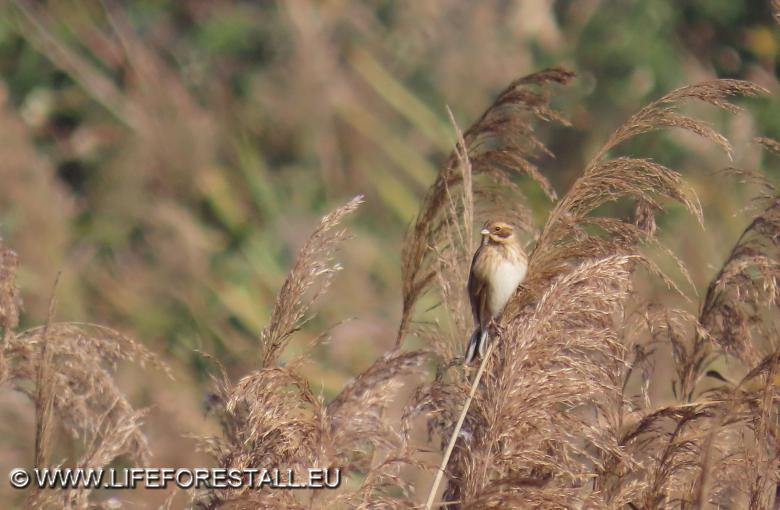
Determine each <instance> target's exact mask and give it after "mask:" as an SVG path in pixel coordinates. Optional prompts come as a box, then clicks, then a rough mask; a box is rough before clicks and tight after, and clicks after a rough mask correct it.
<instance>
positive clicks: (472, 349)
mask: <svg viewBox="0 0 780 510" xmlns="http://www.w3.org/2000/svg"><path fill="white" fill-rule="evenodd" d="M487 344H488V330H487V329H485V330H484V331H483V330H482V328H480V327H479V326H477V327H476V328H475V329H474V332H473V333H472V334H471V338H469V345H468V347H467V348H466V358H465V363H466V364H467V365H468V364H470V363H471V362H472V361H474V358H475V357H476V356H477V353H479V357H480V358H481V357H483V356H485V352H486V351H487Z"/></svg>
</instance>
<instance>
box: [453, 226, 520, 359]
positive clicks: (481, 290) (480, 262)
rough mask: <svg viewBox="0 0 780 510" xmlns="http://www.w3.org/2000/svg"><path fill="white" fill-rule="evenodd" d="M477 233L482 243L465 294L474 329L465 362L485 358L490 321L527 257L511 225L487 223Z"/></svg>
mask: <svg viewBox="0 0 780 510" xmlns="http://www.w3.org/2000/svg"><path fill="white" fill-rule="evenodd" d="M481 234H482V244H481V245H480V247H479V248H477V251H476V253H474V258H473V259H472V260H471V271H470V273H469V283H468V292H469V299H470V300H471V312H472V313H473V315H474V324H475V326H476V327H475V329H474V333H472V335H471V338H470V339H469V345H468V348H467V349H466V360H465V361H466V363H471V361H472V360H473V359H474V357H475V356H476V354H477V353H479V355H480V357H483V356H484V355H485V352H486V351H487V344H488V326H489V325H490V322H491V321H492V320H493V319H494V318H495V317H497V316H498V315H499V314H500V313H501V311H502V310H503V309H504V306H506V303H507V301H509V298H510V297H512V294H514V292H515V290H516V289H517V286H518V285H520V283H521V282H522V281H523V278H525V273H526V271H527V270H528V257H527V256H526V254H525V252H524V251H523V248H522V247H521V246H520V243H519V242H518V240H517V238H516V237H515V235H514V229H513V228H512V226H511V225H509V224H507V223H504V222H502V221H489V222H487V223H486V224H485V226H484V227H483V228H482V231H481Z"/></svg>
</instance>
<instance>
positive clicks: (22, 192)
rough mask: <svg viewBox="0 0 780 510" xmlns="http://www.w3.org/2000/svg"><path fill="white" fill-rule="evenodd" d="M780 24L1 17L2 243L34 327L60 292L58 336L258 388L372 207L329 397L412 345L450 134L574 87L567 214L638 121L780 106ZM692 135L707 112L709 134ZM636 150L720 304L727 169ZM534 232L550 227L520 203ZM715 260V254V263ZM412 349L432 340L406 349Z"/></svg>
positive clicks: (568, 17) (760, 130)
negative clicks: (323, 226) (502, 102)
mask: <svg viewBox="0 0 780 510" xmlns="http://www.w3.org/2000/svg"><path fill="white" fill-rule="evenodd" d="M778 43H779V39H778V30H777V29H776V27H775V25H774V22H773V19H772V17H771V13H770V10H769V6H768V2H767V1H764V0H751V1H746V2H735V1H733V0H687V1H682V2H681V1H678V0H654V1H653V2H645V1H640V0H587V1H581V0H568V1H557V2H553V1H515V2H513V1H501V2H465V1H454V0H453V1H442V2H436V3H428V2H389V1H381V0H374V1H369V2H344V1H341V0H331V1H322V2H306V1H300V2H222V1H220V2H210V1H205V0H191V1H184V2H178V1H177V2H174V1H162V2H149V1H136V2H129V3H123V4H121V5H120V4H114V3H111V2H108V3H105V4H104V3H101V2H97V1H79V2H75V1H70V0H66V1H58V2H53V1H52V2H44V3H32V2H30V3H28V2H18V3H16V2H11V3H9V4H7V5H5V6H3V7H2V12H0V76H2V85H1V86H2V96H3V98H4V103H5V104H4V106H3V109H2V113H0V117H1V118H0V126H2V131H3V133H4V134H5V135H6V136H5V138H6V139H5V141H4V142H0V152H2V161H3V163H2V164H0V183H1V186H0V187H1V188H2V189H0V233H1V234H2V236H3V238H5V240H6V241H5V242H6V243H7V245H9V246H11V247H13V248H15V249H16V250H17V251H19V252H20V255H21V259H22V261H23V272H22V274H21V285H22V287H23V290H24V296H25V300H26V311H27V315H26V317H27V319H28V320H32V319H31V318H33V319H34V320H35V321H36V322H37V321H39V320H40V318H41V317H42V316H43V315H44V310H45V304H46V301H47V300H48V293H49V289H50V288H51V282H52V281H53V277H54V274H55V273H56V272H57V271H58V270H62V271H63V285H62V287H61V291H60V292H61V295H60V307H59V312H58V314H59V316H60V317H61V318H63V319H65V318H67V319H78V320H90V321H95V322H100V323H106V324H109V325H112V326H115V327H118V328H120V329H123V330H125V331H128V332H131V333H133V334H134V335H135V336H137V337H138V338H140V339H142V340H143V341H145V342H146V343H147V344H148V345H150V346H151V347H152V348H153V349H154V350H156V351H158V352H165V353H167V355H168V356H170V357H171V358H173V359H178V360H181V361H182V362H183V363H184V364H187V365H189V366H190V367H191V368H192V369H193V370H194V371H195V372H196V373H201V371H202V369H203V366H202V361H201V358H200V356H199V355H198V354H196V353H195V352H194V349H201V350H205V351H208V352H211V353H214V354H216V355H218V356H219V357H220V358H222V359H223V360H224V361H225V362H226V363H227V364H228V366H229V367H231V368H232V369H235V370H237V371H244V370H246V369H248V368H251V367H252V366H253V363H254V362H255V361H256V359H257V352H258V349H257V333H258V331H259V330H260V329H261V328H262V326H263V324H264V323H265V321H266V319H267V317H268V315H269V312H270V307H271V305H272V302H273V299H274V295H275V293H276V291H277V290H278V289H279V287H280V286H281V283H282V281H283V279H284V276H285V274H286V271H287V268H288V267H289V265H290V264H291V261H292V258H293V256H294V254H295V251H296V249H297V248H298V247H299V246H300V245H301V244H302V242H303V240H304V239H305V237H306V236H307V235H308V233H309V232H310V230H311V229H312V228H313V226H314V224H315V222H316V218H317V217H318V216H319V215H321V214H323V213H325V212H326V211H328V210H329V209H330V208H332V207H334V206H336V205H338V204H340V203H342V202H343V201H345V200H346V199H347V198H348V197H350V196H352V195H355V194H357V193H364V194H365V195H366V196H367V205H366V206H365V208H364V209H362V210H361V212H360V213H359V214H358V215H357V216H356V218H355V219H354V220H353V224H352V225H350V226H351V228H352V229H353V231H354V233H355V236H356V237H355V239H354V240H352V241H350V242H349V243H348V244H347V246H346V247H345V248H344V252H343V253H342V258H343V263H344V266H345V267H346V270H345V271H343V273H342V275H340V276H339V278H338V279H337V283H336V287H335V288H334V289H333V290H332V291H331V292H330V293H329V294H328V297H327V299H326V302H325V303H324V304H323V306H322V310H321V313H320V314H319V315H318V317H317V318H316V319H315V320H314V321H313V322H311V323H309V324H308V325H307V327H306V330H305V331H304V332H303V335H302V340H306V336H307V335H314V334H317V332H318V331H319V330H321V329H323V328H325V327H327V326H328V325H331V324H334V323H335V322H337V321H338V320H340V319H342V318H344V317H348V316H356V317H358V320H356V321H352V322H350V323H348V324H347V325H345V326H342V327H340V328H339V329H338V331H337V334H336V335H335V338H334V341H333V342H332V344H331V345H329V346H328V347H327V348H323V349H321V350H320V351H319V352H318V356H320V358H321V359H320V360H319V361H320V362H319V363H318V364H317V366H313V367H312V372H311V374H312V380H314V381H316V382H317V383H318V384H322V386H323V390H324V391H325V392H326V393H330V392H333V391H335V390H336V389H337V388H338V387H340V385H341V383H342V382H343V380H344V379H345V378H346V377H348V376H350V375H352V374H354V373H355V372H356V371H358V370H359V369H360V368H361V367H364V366H365V365H367V364H368V363H369V362H370V361H371V360H372V359H374V358H375V357H376V356H377V355H378V353H380V352H382V351H384V350H385V349H386V348H387V347H388V346H389V345H391V343H392V340H393V334H394V329H395V326H396V322H397V319H398V315H399V310H400V303H399V301H400V297H399V296H400V291H399V279H400V274H399V267H398V261H399V252H400V243H401V240H402V236H403V233H404V231H405V229H406V227H407V225H408V224H409V222H410V221H411V219H412V218H413V216H414V214H415V211H416V208H417V204H418V202H419V199H420V197H421V195H422V194H423V193H424V191H425V189H426V187H427V186H428V185H429V184H430V183H431V182H432V181H433V178H434V175H435V173H436V171H437V166H438V165H439V164H440V163H441V161H442V160H443V157H444V156H445V155H446V153H447V152H448V150H449V148H450V146H451V144H452V141H453V134H452V128H451V126H450V125H449V122H448V120H447V115H446V108H445V106H446V105H449V106H450V108H451V109H452V110H453V112H454V114H455V116H456V118H457V120H458V122H459V124H460V125H461V126H462V127H464V128H465V127H466V126H468V125H469V124H470V122H471V121H473V120H474V119H475V118H476V117H477V116H478V115H479V114H480V112H481V111H482V109H484V108H485V106H486V105H487V104H489V102H490V100H491V98H492V97H493V96H494V95H495V94H496V93H497V92H498V91H499V90H500V89H501V88H502V87H503V86H505V85H506V84H507V83H508V82H509V81H511V80H512V79H513V78H515V77H517V76H520V75H523V74H528V73H531V72H533V71H536V70H539V69H541V68H543V67H546V66H552V65H564V66H567V67H570V68H572V69H574V70H575V71H577V73H578V75H579V78H578V80H577V81H576V83H575V85H573V86H571V87H568V88H566V89H561V90H559V91H557V95H556V97H555V98H554V100H553V103H554V104H555V105H556V106H557V107H558V108H559V109H561V110H562V111H563V112H564V113H565V114H566V115H567V116H568V117H569V118H570V119H571V120H572V123H573V126H572V127H570V128H562V127H551V126H539V130H540V132H541V134H542V137H543V139H545V140H546V141H547V143H548V145H549V147H550V149H551V150H552V151H553V152H554V153H555V154H556V158H555V159H544V160H541V161H539V164H540V165H541V167H542V169H543V171H544V172H545V173H546V174H547V175H549V176H550V177H551V179H552V181H553V183H554V184H555V186H556V187H557V189H558V191H559V193H562V192H564V191H565V190H566V188H567V187H568V186H569V185H570V184H571V182H573V180H574V179H576V177H577V175H578V174H579V172H580V171H581V169H582V168H583V166H584V164H585V163H586V162H587V160H588V158H589V155H591V154H593V153H594V152H595V150H596V149H597V147H598V146H599V145H600V144H601V143H602V142H603V141H604V140H605V139H606V138H607V136H608V135H609V133H610V132H611V131H612V130H614V129H615V128H616V127H617V126H618V125H619V124H620V123H621V122H622V121H623V120H624V119H625V118H626V117H627V116H628V115H630V114H631V113H632V112H634V111H636V110H637V109H638V108H640V107H641V106H642V105H644V104H645V103H647V102H648V101H650V100H652V99H654V98H657V97H659V96H660V95H662V94H663V93H666V92H668V91H669V90H671V89H673V88H675V87H679V86H682V85H685V84H688V83H692V82H697V81H701V80H705V79H711V78H714V77H735V78H745V79H752V80H755V81H757V82H758V83H760V84H762V85H764V86H766V87H768V88H770V89H771V90H772V91H773V92H775V94H774V95H775V97H777V94H776V92H777V81H776V78H777V61H778V47H779V46H778ZM747 106H749V107H750V109H751V111H752V112H753V113H754V117H753V118H752V120H751V119H749V118H746V117H737V118H733V117H728V116H725V115H720V114H715V113H714V112H711V111H708V110H707V111H705V112H704V114H705V116H706V115H710V116H711V120H712V122H713V123H715V124H717V125H718V126H720V127H721V128H723V129H724V130H725V131H726V133H727V134H729V135H730V136H731V137H732V138H733V139H734V140H736V142H741V143H742V146H741V147H740V152H739V154H740V158H741V159H740V160H739V161H737V162H735V163H736V164H746V165H752V166H753V167H761V166H762V164H763V160H762V156H760V155H758V153H757V151H755V149H750V148H747V145H746V142H747V141H749V138H750V137H751V136H754V135H759V134H761V135H766V136H775V137H777V136H780V115H779V113H780V109H778V103H777V100H766V99H762V100H759V101H754V102H753V104H749V105H747ZM697 113H698V110H697ZM621 150H625V151H626V152H630V153H632V154H637V155H640V156H647V157H652V158H654V159H656V160H659V161H661V162H663V163H665V164H668V165H670V166H673V167H675V168H678V169H680V170H682V171H684V172H685V173H686V174H687V175H688V176H689V177H690V179H691V180H692V182H693V183H694V184H695V185H696V187H697V190H698V191H699V192H700V194H701V195H702V200H703V202H704V206H705V210H706V211H707V218H708V221H710V222H712V224H714V225H717V226H716V227H714V228H710V229H708V230H706V231H701V229H700V228H699V227H698V226H696V225H695V222H694V221H693V219H692V218H689V217H687V216H685V215H684V214H683V213H682V212H681V211H680V212H678V211H676V210H673V211H672V212H670V213H669V214H668V215H666V216H664V217H663V218H661V225H662V227H666V230H665V232H667V236H666V237H667V239H668V241H669V242H670V244H671V245H672V248H673V249H675V251H678V252H679V253H680V255H681V256H682V258H683V259H684V260H686V261H687V262H688V263H689V264H690V265H691V266H692V269H693V275H694V279H695V281H696V282H697V283H698V284H702V283H703V282H704V281H706V279H707V278H708V277H709V276H711V274H712V269H711V267H712V266H713V265H717V263H718V261H719V260H720V259H721V258H722V257H723V256H724V254H725V252H726V251H727V250H728V246H729V243H730V242H732V241H733V240H734V239H735V238H736V235H737V233H738V231H739V229H740V228H741V226H742V225H743V224H744V216H740V215H739V214H736V213H738V212H739V210H740V208H741V207H742V205H743V204H744V203H745V202H744V201H745V199H746V198H747V196H748V193H747V192H746V191H744V190H741V188H738V187H735V186H733V185H731V184H729V181H728V180H726V179H720V180H719V179H718V178H713V177H711V176H709V174H708V172H710V171H712V170H714V169H716V168H718V167H721V166H724V165H725V164H728V162H727V161H726V160H725V158H724V157H723V156H722V155H720V154H718V153H717V151H716V150H715V149H714V148H713V147H711V146H709V145H707V144H702V143H701V142H700V141H698V140H693V139H691V138H690V137H688V136H685V137H678V136H677V133H674V132H673V133H666V134H661V135H658V136H646V137H641V138H640V139H639V140H637V141H635V142H632V143H631V144H630V145H628V146H626V147H623V148H622V149H621ZM526 189H527V191H528V195H529V197H530V200H531V202H532V203H531V205H532V207H533V209H534V211H535V212H536V213H537V218H538V219H539V221H540V223H541V222H543V221H544V217H545V212H546V211H547V210H548V208H549V206H550V204H549V202H547V200H546V199H545V198H544V197H543V196H542V194H541V193H539V192H538V190H536V189H534V187H533V186H532V185H531V184H528V186H527V187H526ZM701 246H706V247H708V248H711V249H708V250H701V249H696V248H698V247H701ZM411 341H412V342H414V341H415V340H411Z"/></svg>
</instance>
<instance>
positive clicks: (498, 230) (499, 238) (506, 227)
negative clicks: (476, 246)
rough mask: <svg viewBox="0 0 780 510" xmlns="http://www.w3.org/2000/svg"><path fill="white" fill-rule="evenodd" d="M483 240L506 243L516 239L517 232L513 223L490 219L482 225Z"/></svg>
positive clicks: (484, 241)
mask: <svg viewBox="0 0 780 510" xmlns="http://www.w3.org/2000/svg"><path fill="white" fill-rule="evenodd" d="M480 234H482V242H483V243H486V242H493V243H497V244H504V243H508V242H510V241H512V240H514V236H515V232H514V228H513V227H512V225H510V224H509V223H504V222H503V221H488V222H487V223H485V225H484V226H483V227H482V231H481V232H480Z"/></svg>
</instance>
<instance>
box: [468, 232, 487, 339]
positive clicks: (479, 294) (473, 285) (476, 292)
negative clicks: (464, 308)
mask: <svg viewBox="0 0 780 510" xmlns="http://www.w3.org/2000/svg"><path fill="white" fill-rule="evenodd" d="M482 248H483V247H482V246H480V247H479V248H477V251H476V252H475V253H474V258H472V259H471V270H470V271H469V282H468V293H469V300H470V301H471V313H472V315H473V316H474V323H475V324H477V325H479V326H482V320H483V319H485V320H486V319H488V317H487V315H488V314H487V303H488V292H489V289H488V282H487V280H486V279H485V278H484V277H483V275H481V274H480V271H478V270H477V268H476V267H475V266H476V265H477V260H478V258H479V256H480V253H481V252H482Z"/></svg>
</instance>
